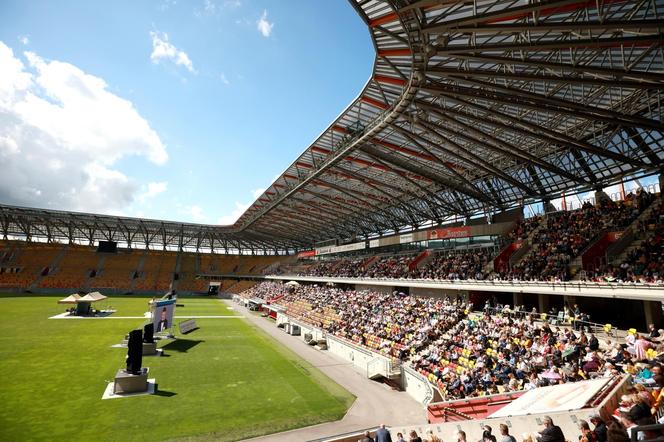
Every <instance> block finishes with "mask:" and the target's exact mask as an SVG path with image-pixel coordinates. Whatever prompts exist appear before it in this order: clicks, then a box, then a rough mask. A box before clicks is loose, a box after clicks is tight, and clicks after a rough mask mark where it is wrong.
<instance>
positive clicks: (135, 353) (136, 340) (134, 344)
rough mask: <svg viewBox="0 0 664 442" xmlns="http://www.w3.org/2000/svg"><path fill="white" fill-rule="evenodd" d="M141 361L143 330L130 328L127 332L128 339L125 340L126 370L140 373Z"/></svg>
mask: <svg viewBox="0 0 664 442" xmlns="http://www.w3.org/2000/svg"><path fill="white" fill-rule="evenodd" d="M142 363H143V330H140V329H139V330H132V331H130V332H129V341H128V342H127V372H128V373H132V374H140V373H141V364H142Z"/></svg>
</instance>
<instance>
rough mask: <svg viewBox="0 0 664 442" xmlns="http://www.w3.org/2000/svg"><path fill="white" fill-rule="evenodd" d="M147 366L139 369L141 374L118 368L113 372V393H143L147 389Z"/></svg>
mask: <svg viewBox="0 0 664 442" xmlns="http://www.w3.org/2000/svg"><path fill="white" fill-rule="evenodd" d="M149 371H150V369H149V368H148V367H143V368H142V369H141V374H132V373H127V371H126V370H124V369H122V368H121V369H120V370H118V372H117V373H116V374H115V383H114V384H113V394H127V393H143V392H147V391H148V372H149Z"/></svg>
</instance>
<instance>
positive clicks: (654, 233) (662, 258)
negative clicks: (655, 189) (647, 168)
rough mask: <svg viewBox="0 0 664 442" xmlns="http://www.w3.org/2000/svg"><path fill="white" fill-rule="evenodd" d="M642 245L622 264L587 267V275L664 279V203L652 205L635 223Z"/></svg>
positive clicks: (605, 278)
mask: <svg viewBox="0 0 664 442" xmlns="http://www.w3.org/2000/svg"><path fill="white" fill-rule="evenodd" d="M635 230H636V232H635V234H636V236H637V238H638V237H640V238H643V241H642V243H641V244H640V246H639V247H637V248H635V249H633V250H631V251H630V252H629V253H628V254H627V256H626V257H625V259H624V260H623V262H621V263H620V264H619V265H607V266H605V267H603V268H600V269H597V270H595V271H586V274H585V278H586V279H588V280H592V281H604V282H638V283H649V284H653V283H657V284H661V283H664V204H662V203H661V202H660V203H659V204H658V205H657V206H655V207H654V208H653V210H652V211H651V212H650V213H649V214H648V217H647V218H646V219H644V220H640V221H639V222H638V224H637V226H636V229H635Z"/></svg>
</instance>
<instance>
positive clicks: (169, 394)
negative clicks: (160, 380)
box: [154, 385, 177, 397]
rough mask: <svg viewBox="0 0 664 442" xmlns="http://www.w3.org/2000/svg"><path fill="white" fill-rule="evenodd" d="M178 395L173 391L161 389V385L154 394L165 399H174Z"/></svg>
mask: <svg viewBox="0 0 664 442" xmlns="http://www.w3.org/2000/svg"><path fill="white" fill-rule="evenodd" d="M176 394H177V393H175V392H172V391H164V390H160V389H159V385H157V391H155V392H154V395H155V396H163V397H173V396H175V395H176Z"/></svg>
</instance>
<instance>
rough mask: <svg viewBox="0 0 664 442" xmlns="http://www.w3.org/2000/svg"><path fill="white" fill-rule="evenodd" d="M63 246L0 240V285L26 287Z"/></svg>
mask: <svg viewBox="0 0 664 442" xmlns="http://www.w3.org/2000/svg"><path fill="white" fill-rule="evenodd" d="M64 247H65V246H64V245H62V244H44V243H26V242H22V241H1V242H0V250H2V251H3V252H2V256H1V257H0V287H16V288H21V289H27V288H28V287H30V285H31V284H32V283H34V282H35V281H36V280H37V279H38V278H39V277H41V275H42V273H45V272H46V271H47V270H50V268H49V269H47V268H48V267H49V266H50V265H51V263H52V262H53V261H54V260H55V258H56V257H57V256H58V254H59V253H61V252H62V249H63V248H64Z"/></svg>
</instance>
